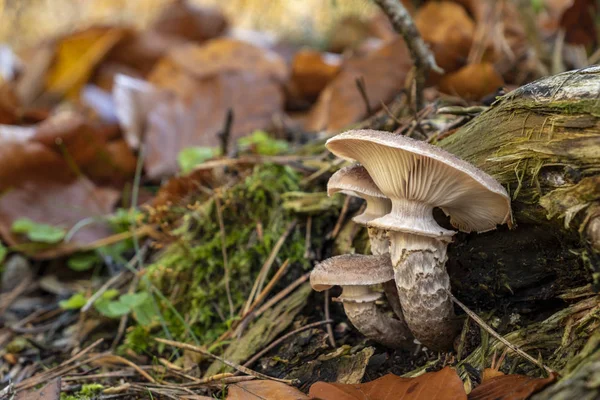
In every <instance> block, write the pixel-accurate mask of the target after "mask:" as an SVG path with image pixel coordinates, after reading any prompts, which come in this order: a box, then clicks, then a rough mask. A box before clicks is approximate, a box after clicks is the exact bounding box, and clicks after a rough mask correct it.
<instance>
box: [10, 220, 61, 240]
mask: <svg viewBox="0 0 600 400" xmlns="http://www.w3.org/2000/svg"><path fill="white" fill-rule="evenodd" d="M11 230H12V231H13V232H14V233H21V234H25V235H27V238H28V239H29V240H31V241H32V242H40V243H50V244H54V243H58V242H60V241H61V240H63V239H64V237H65V235H66V233H67V232H66V231H65V230H64V229H63V228H59V227H56V226H52V225H47V224H38V223H37V222H34V221H32V220H30V219H29V218H19V219H17V220H16V221H15V222H13V224H12V227H11Z"/></svg>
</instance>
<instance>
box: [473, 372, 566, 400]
mask: <svg viewBox="0 0 600 400" xmlns="http://www.w3.org/2000/svg"><path fill="white" fill-rule="evenodd" d="M486 371H487V370H486ZM486 371H484V380H483V382H482V383H481V385H479V386H477V387H476V388H475V389H473V391H471V393H470V394H469V397H468V398H469V400H525V399H528V398H529V396H531V395H532V394H534V393H537V392H539V391H540V390H542V389H543V388H545V387H546V386H548V385H549V384H550V383H552V382H554V381H555V380H556V375H555V374H552V375H550V376H549V377H547V378H532V377H530V376H525V375H504V374H502V373H500V375H496V374H489V373H488V375H492V376H493V375H496V376H493V377H491V378H489V379H485V375H486ZM494 371H495V370H494Z"/></svg>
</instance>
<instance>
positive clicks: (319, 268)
mask: <svg viewBox="0 0 600 400" xmlns="http://www.w3.org/2000/svg"><path fill="white" fill-rule="evenodd" d="M393 279H394V271H393V269H392V264H391V260H390V257H389V255H388V254H384V255H379V256H374V255H360V254H345V255H341V256H336V257H332V258H328V259H327V260H325V261H323V262H321V263H319V264H317V265H316V266H315V268H314V269H313V271H312V272H311V274H310V284H311V286H312V288H313V289H314V290H316V291H318V292H321V291H323V290H327V289H329V288H331V287H332V286H336V285H339V286H341V287H342V294H341V296H340V297H338V298H337V299H336V300H337V301H339V302H341V303H342V304H343V305H344V311H345V312H346V315H347V316H348V319H349V320H350V322H351V323H352V325H354V327H355V328H356V329H358V331H359V332H360V333H362V334H363V335H365V336H366V337H367V338H369V339H372V340H374V341H376V342H378V343H381V344H382V345H384V346H386V347H392V348H407V347H410V346H411V344H412V336H411V335H410V333H409V331H408V329H407V328H406V326H405V325H404V323H403V322H401V321H399V320H397V319H396V318H392V317H388V316H387V315H385V314H384V313H382V312H381V311H380V310H378V308H377V305H376V304H375V302H376V301H377V300H378V299H380V298H381V296H382V295H381V293H379V292H376V291H374V290H373V289H372V288H371V285H377V284H380V283H384V282H388V281H391V280H393Z"/></svg>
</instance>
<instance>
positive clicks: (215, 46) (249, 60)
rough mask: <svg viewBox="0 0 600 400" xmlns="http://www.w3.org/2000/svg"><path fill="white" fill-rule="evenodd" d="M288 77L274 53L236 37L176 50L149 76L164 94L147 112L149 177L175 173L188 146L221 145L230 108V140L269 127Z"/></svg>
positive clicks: (147, 165)
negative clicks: (182, 152) (222, 133)
mask: <svg viewBox="0 0 600 400" xmlns="http://www.w3.org/2000/svg"><path fill="white" fill-rule="evenodd" d="M287 75H288V71H287V66H286V65H285V62H284V61H283V60H282V59H281V58H280V57H279V56H277V55H276V54H275V53H273V52H271V51H268V50H264V49H260V48H258V47H256V46H253V45H250V44H248V43H244V42H240V41H237V40H232V39H226V38H222V39H215V40H213V41H210V42H209V43H207V44H206V45H203V46H197V45H185V46H183V47H180V48H177V49H175V50H173V51H172V52H171V53H169V56H168V57H167V58H165V59H163V60H162V61H161V62H160V63H159V64H158V65H157V67H156V68H155V70H154V71H153V72H152V74H151V76H150V78H149V80H150V82H151V83H152V84H153V85H155V86H156V87H157V88H158V89H157V90H160V91H161V95H160V96H158V97H159V98H157V99H156V101H155V102H154V103H153V104H152V105H151V106H150V107H149V109H148V110H146V111H147V114H146V118H147V119H146V121H145V122H146V129H147V130H146V134H145V142H146V145H147V147H146V150H147V153H146V160H145V169H146V172H147V174H148V176H149V177H150V178H159V177H164V176H168V175H172V174H174V173H175V172H176V171H177V168H178V166H177V155H178V154H179V152H180V151H181V150H183V149H184V148H187V147H192V146H201V147H217V146H219V145H220V139H219V133H220V132H221V131H222V130H223V127H224V122H225V118H226V115H227V112H228V110H230V109H231V110H232V111H233V124H232V126H231V135H230V142H234V141H235V140H236V139H237V138H239V137H241V136H243V135H246V134H249V133H251V132H252V131H253V130H255V129H266V128H268V127H269V126H270V125H271V123H272V119H273V117H274V115H276V114H277V113H280V112H282V110H283V101H284V99H283V90H282V84H283V81H284V80H285V79H286V78H287Z"/></svg>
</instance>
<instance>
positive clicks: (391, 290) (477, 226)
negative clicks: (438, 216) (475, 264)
mask: <svg viewBox="0 0 600 400" xmlns="http://www.w3.org/2000/svg"><path fill="white" fill-rule="evenodd" d="M326 146H327V148H328V149H329V150H330V151H331V152H332V153H334V154H335V155H337V156H338V157H341V158H343V159H346V160H350V161H354V162H358V163H359V164H355V165H352V166H350V167H346V168H343V169H341V170H339V171H338V172H336V173H335V174H334V175H333V176H332V177H331V179H330V180H329V184H328V193H329V195H333V194H334V193H336V192H341V193H344V194H347V195H350V196H355V197H360V198H363V199H364V200H365V201H366V209H365V211H364V212H363V213H362V214H361V215H359V216H356V217H354V221H355V222H356V223H359V224H362V225H366V226H367V227H368V232H369V238H370V243H371V251H372V253H373V255H372V256H359V255H344V256H338V257H333V258H330V259H328V260H325V261H324V262H322V263H320V264H318V265H317V266H316V267H315V269H314V271H313V272H312V274H311V284H312V286H313V288H314V289H315V290H325V289H327V288H329V287H331V286H333V285H340V286H342V288H343V291H342V296H341V297H340V299H339V300H340V301H341V302H342V303H343V304H344V309H345V311H346V314H347V316H348V318H349V319H350V321H351V322H352V324H353V325H354V326H355V327H356V328H357V329H358V330H359V331H360V332H361V333H363V334H364V335H365V336H366V337H368V338H370V339H373V340H375V341H378V342H379V343H381V344H383V345H386V346H390V347H410V346H411V343H412V337H411V336H413V335H414V337H415V338H416V339H417V340H418V341H419V342H420V343H422V344H424V345H425V346H427V347H428V348H431V349H434V350H445V349H448V348H449V347H451V345H452V343H453V340H454V337H455V335H456V330H457V328H458V324H457V323H456V318H455V316H454V308H453V305H452V301H451V299H450V296H449V291H450V278H449V276H448V273H447V272H446V267H445V264H446V260H447V256H446V249H447V246H448V244H449V243H450V242H451V241H452V236H453V235H454V234H455V233H456V231H454V230H448V229H445V228H443V227H441V226H440V225H439V224H438V223H437V222H436V220H435V219H434V217H433V209H434V208H440V209H441V210H442V211H443V212H444V213H445V214H446V215H447V216H449V217H450V223H451V224H452V226H453V227H455V228H457V229H458V230H460V231H463V232H472V231H475V232H485V231H489V230H492V229H495V228H496V226H497V225H499V224H504V223H507V224H508V225H509V226H511V224H512V216H511V208H510V198H509V196H508V194H507V192H506V190H505V189H504V188H503V187H502V186H501V185H500V184H499V183H498V182H497V181H496V180H494V179H493V178H492V177H490V176H489V175H487V174H485V173H484V172H483V171H481V170H479V169H477V168H475V167H474V166H473V165H471V164H469V163H467V162H465V161H463V160H461V159H459V158H457V157H456V156H454V155H452V154H450V153H448V152H446V151H444V150H441V149H439V148H437V147H434V146H431V145H429V144H427V143H424V142H419V141H415V140H413V139H409V138H406V137H404V136H400V135H395V134H393V133H390V132H383V131H374V130H352V131H348V132H345V133H342V134H339V135H337V136H335V137H333V138H331V139H329V140H328V141H327V145H326ZM379 283H380V284H382V285H383V288H384V292H385V294H386V297H387V299H388V302H389V303H390V306H391V308H392V310H393V311H394V313H395V314H396V315H395V318H392V317H388V316H387V315H385V314H383V313H382V312H381V311H380V310H379V309H378V308H377V307H376V304H375V302H376V300H378V299H379V297H380V295H379V292H377V291H374V290H373V289H372V287H371V286H372V285H375V284H379Z"/></svg>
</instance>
